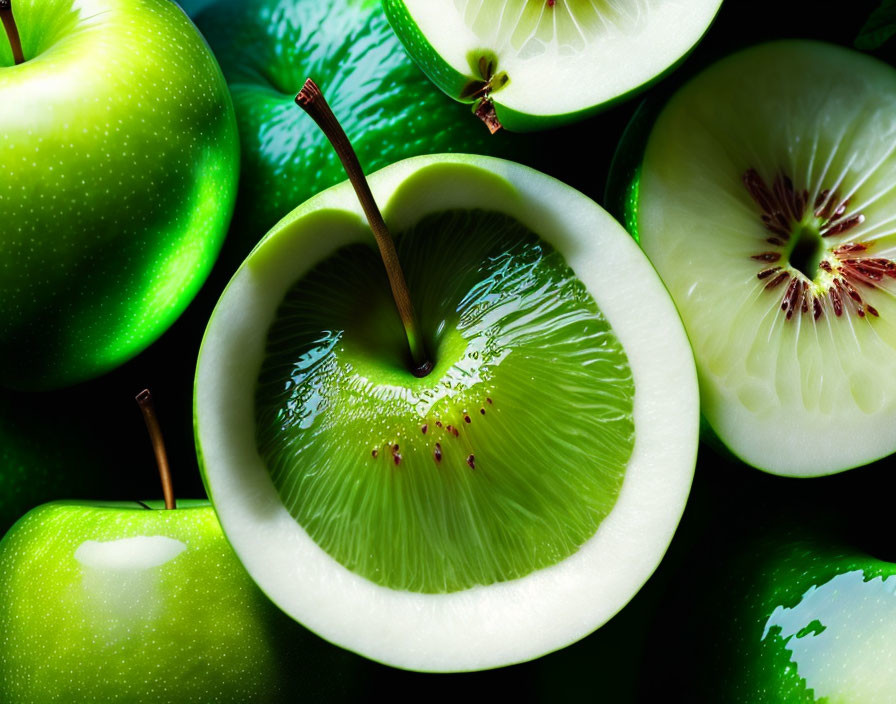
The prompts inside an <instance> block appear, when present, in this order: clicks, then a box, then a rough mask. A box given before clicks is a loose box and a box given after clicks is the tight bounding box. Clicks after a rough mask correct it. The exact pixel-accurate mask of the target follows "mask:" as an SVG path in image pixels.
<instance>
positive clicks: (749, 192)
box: [626, 42, 896, 474]
mask: <svg viewBox="0 0 896 704" xmlns="http://www.w3.org/2000/svg"><path fill="white" fill-rule="evenodd" d="M782 67H786V70H784V69H782ZM894 112H896V72H894V71H893V70H892V68H890V67H887V66H885V65H883V64H880V63H877V62H875V61H873V60H870V59H868V58H866V57H863V56H861V55H859V54H856V53H854V52H848V51H845V50H843V49H839V48H835V47H831V46H826V45H821V44H813V43H809V42H789V43H788V42H783V43H778V44H771V45H766V46H763V47H758V48H755V49H751V50H748V51H746V52H743V53H741V54H738V55H736V56H734V57H731V58H729V59H727V60H725V61H723V62H721V63H719V64H717V65H716V66H714V67H712V68H710V69H709V70H707V71H706V72H705V73H703V74H701V75H700V76H699V77H698V78H697V79H695V80H694V81H692V82H691V83H690V84H688V85H687V86H686V87H685V88H684V89H682V90H681V91H679V93H678V94H676V96H675V97H674V98H673V99H672V100H671V101H670V102H669V104H668V105H667V107H666V108H665V110H664V111H663V113H662V114H661V116H660V118H659V120H658V121H657V123H656V126H655V128H654V130H653V132H652V134H651V136H650V140H649V142H648V146H647V150H646V153H645V157H644V162H643V169H642V171H641V172H640V174H638V173H637V172H636V178H635V182H634V183H633V185H632V187H631V188H630V190H629V192H628V210H629V217H627V218H626V220H627V221H628V222H629V223H630V224H633V225H634V226H635V235H636V237H637V238H638V239H639V240H640V242H641V244H642V247H643V248H644V250H645V252H646V253H647V254H648V256H649V257H650V258H651V261H652V262H653V264H654V265H655V266H656V268H657V270H658V271H659V273H660V275H661V276H662V277H663V280H664V281H665V283H666V285H667V286H668V287H669V290H670V292H671V293H672V296H673V298H674V299H675V301H676V303H677V305H678V307H679V310H680V311H681V314H682V318H683V320H684V322H685V326H686V328H687V331H688V334H689V337H690V339H691V342H692V343H693V346H694V350H695V356H696V359H697V364H698V370H699V373H700V376H701V390H702V394H703V398H702V401H703V403H702V405H703V411H704V413H705V414H706V416H707V418H708V419H709V421H710V423H711V424H712V425H713V427H714V428H715V429H716V431H717V432H718V433H719V435H720V437H721V438H722V440H723V441H724V442H725V443H726V445H728V446H729V447H731V449H732V450H733V451H734V452H735V453H736V454H738V455H739V456H741V457H743V458H744V459H745V460H746V461H748V462H750V463H751V464H755V465H757V466H759V467H762V468H765V469H770V470H771V471H775V472H779V473H784V474H823V473H827V472H831V471H836V470H838V469H845V468H848V467H851V466H856V465H857V464H862V463H864V462H868V461H870V460H873V459H875V458H877V457H879V456H881V455H883V454H888V453H889V452H891V451H892V450H893V449H894V447H896V432H894V430H893V427H894V426H893V421H894V420H896V324H894V322H896V297H894V292H896V285H894V284H896V263H894V260H896V189H894V188H893V184H894V183H896V123H894V121H893V117H892V116H893V114H894Z"/></svg>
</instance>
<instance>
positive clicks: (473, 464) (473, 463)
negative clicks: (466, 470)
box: [467, 455, 476, 469]
mask: <svg viewBox="0 0 896 704" xmlns="http://www.w3.org/2000/svg"><path fill="white" fill-rule="evenodd" d="M467 464H468V465H470V469H476V458H475V457H473V455H470V456H469V457H467Z"/></svg>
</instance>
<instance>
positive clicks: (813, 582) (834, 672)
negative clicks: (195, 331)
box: [683, 521, 896, 704]
mask: <svg viewBox="0 0 896 704" xmlns="http://www.w3.org/2000/svg"><path fill="white" fill-rule="evenodd" d="M789 523H790V527H789V529H787V528H786V527H783V526H781V525H778V526H777V528H778V530H776V531H774V532H771V531H767V532H766V531H764V532H763V534H762V535H761V536H760V537H758V538H757V537H754V538H752V539H751V540H749V542H747V543H746V544H744V545H741V546H739V548H738V549H737V550H736V552H735V554H734V556H730V557H728V558H726V562H725V563H723V566H722V567H721V569H715V570H714V571H713V575H712V577H711V578H710V579H708V580H705V579H700V580H699V585H698V586H697V592H696V593H697V594H703V597H702V599H701V601H700V605H699V606H696V607H692V609H693V610H692V611H691V618H690V619H689V623H688V624H687V626H686V628H688V629H690V630H691V631H692V632H693V633H692V634H691V635H690V636H689V637H692V638H693V639H694V646H695V647H694V650H693V654H694V657H695V658H697V659H700V660H701V661H704V662H705V665H706V666H705V668H704V669H703V672H704V673H705V674H704V675H703V677H702V678H701V681H700V682H696V683H694V690H695V691H697V690H699V692H700V693H701V694H702V695H703V698H701V699H700V701H724V702H730V704H813V703H815V702H822V703H825V704H846V703H848V704H887V703H888V702H891V701H892V699H893V691H894V688H896V668H894V665H893V663H894V658H896V648H894V638H896V563H893V562H889V561H886V560H882V559H879V558H877V557H875V556H874V555H872V554H869V553H868V552H866V551H864V550H862V549H860V548H859V547H857V546H855V545H851V544H849V543H846V542H844V541H843V540H842V538H841V539H837V538H832V537H831V536H830V535H829V534H828V532H827V531H825V530H818V529H817V528H815V529H811V528H807V527H806V526H805V525H803V526H800V527H799V528H798V529H797V528H795V526H794V523H793V522H792V521H791V522H789ZM703 577H706V575H703ZM703 589H705V590H706V591H705V592H701V591H700V590H703ZM694 593H695V592H693V591H692V592H690V594H689V596H690V600H691V601H692V600H693V598H694ZM685 638H686V637H685ZM685 638H683V639H685Z"/></svg>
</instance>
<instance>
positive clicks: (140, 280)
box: [0, 0, 239, 389]
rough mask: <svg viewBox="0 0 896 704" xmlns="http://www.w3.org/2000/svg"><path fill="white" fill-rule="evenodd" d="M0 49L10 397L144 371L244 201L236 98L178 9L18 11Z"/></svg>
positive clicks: (3, 335)
mask: <svg viewBox="0 0 896 704" xmlns="http://www.w3.org/2000/svg"><path fill="white" fill-rule="evenodd" d="M13 11H14V14H15V17H16V20H17V23H18V26H19V32H20V35H21V37H22V44H23V49H24V54H25V58H26V61H25V63H23V64H20V65H18V66H14V65H13V60H12V56H11V50H10V48H9V45H8V42H7V41H6V39H5V36H3V37H0V300H2V301H3V305H2V307H0V386H8V387H12V388H20V389H21V388H24V389H32V388H51V387H58V386H64V385H68V384H72V383H75V382H78V381H81V380H84V379H88V378H90V377H94V376H96V375H99V374H101V373H103V372H105V371H107V370H109V369H111V368H113V367H115V366H117V365H119V364H121V363H122V362H123V361H125V360H127V359H128V358H130V357H132V356H133V355H135V354H136V353H138V352H139V351H140V350H142V349H143V348H145V347H146V346H147V345H149V344H150V343H151V342H152V341H153V340H155V339H156V338H157V337H158V336H159V335H160V334H161V333H162V332H164V330H165V329H166V328H167V327H168V326H169V325H170V324H171V323H172V322H173V321H174V320H175V319H176V318H177V316H178V315H179V314H180V313H181V312H182V311H183V309H184V308H185V307H186V306H187V304H188V303H189V302H190V300H191V299H192V298H193V296H194V295H195V293H196V292H197V290H198V289H199V287H200V286H201V284H202V282H203V281H204V280H205V278H206V276H207V274H208V272H209V271H210V269H211V266H212V264H213V262H214V260H215V257H216V256H217V253H218V251H219V249H220V247H221V244H222V242H223V239H224V235H225V232H226V229H227V225H228V223H229V221H230V216H231V213H232V210H233V205H234V201H235V197H236V188H237V179H238V173H239V144H238V137H237V132H236V122H235V118H234V113H233V107H232V104H231V101H230V96H229V93H228V91H227V86H226V84H225V82H224V79H223V77H222V75H221V72H220V69H219V68H218V65H217V62H216V60H215V58H214V56H213V55H212V53H211V51H210V50H209V48H208V46H207V45H206V43H205V41H204V40H203V38H202V36H201V35H200V34H199V32H198V31H197V30H196V28H195V27H194V26H193V24H192V23H191V22H190V20H189V19H188V18H187V17H186V15H185V14H184V13H183V11H182V10H181V9H180V7H178V6H177V5H176V4H175V3H174V2H171V0H13Z"/></svg>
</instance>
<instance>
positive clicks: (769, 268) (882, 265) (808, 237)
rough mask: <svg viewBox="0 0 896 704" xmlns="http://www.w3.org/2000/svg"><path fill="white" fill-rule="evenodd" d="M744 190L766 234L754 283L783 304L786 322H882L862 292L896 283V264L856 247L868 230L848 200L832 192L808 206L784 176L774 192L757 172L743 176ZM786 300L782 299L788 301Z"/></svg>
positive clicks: (864, 244) (776, 182)
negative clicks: (859, 231) (799, 317)
mask: <svg viewBox="0 0 896 704" xmlns="http://www.w3.org/2000/svg"><path fill="white" fill-rule="evenodd" d="M743 182H744V185H745V186H746V189H747V192H748V193H749V195H750V197H751V199H752V200H753V201H754V203H755V205H756V206H758V207H759V210H760V218H761V220H762V224H763V227H764V229H765V235H766V236H765V238H764V241H763V242H762V243H761V245H760V249H761V251H759V252H758V253H757V254H754V255H752V257H751V258H752V259H753V260H755V261H756V262H758V263H759V267H760V270H759V271H758V272H757V274H756V276H757V278H758V279H759V280H760V281H763V282H764V286H765V289H766V290H767V291H770V292H775V293H776V294H777V295H781V296H782V297H781V298H780V299H779V300H780V301H781V310H782V311H784V312H785V319H786V320H792V319H793V318H794V317H795V315H796V314H797V313H800V314H809V315H811V316H812V318H813V319H814V320H818V319H819V318H820V317H821V316H822V315H823V314H824V313H825V312H826V311H827V312H829V313H832V314H833V315H834V316H835V317H838V318H839V317H841V316H843V315H844V313H846V314H854V315H856V316H858V317H860V318H864V317H866V316H868V315H870V316H872V317H875V318H876V317H879V316H880V313H878V311H877V309H876V308H875V307H874V306H872V305H870V304H869V303H868V302H867V301H865V299H864V297H863V296H862V289H874V288H880V287H881V286H882V284H883V282H884V280H885V279H887V278H892V279H896V262H893V261H892V260H890V259H888V258H885V257H874V256H869V250H870V249H871V248H872V246H873V244H872V243H871V242H860V241H856V239H855V232H856V228H857V227H858V226H859V225H861V224H862V223H863V222H865V216H864V215H863V214H862V213H856V212H850V199H849V198H848V197H847V198H843V197H841V195H840V193H838V192H836V191H833V190H831V189H824V190H821V191H820V192H819V193H818V195H817V196H815V197H814V198H810V196H809V191H808V190H807V189H798V188H795V187H794V185H793V181H791V179H790V177H789V176H788V175H787V174H785V173H783V172H779V173H778V175H777V176H776V177H775V178H774V180H773V181H772V183H771V185H768V184H766V182H765V181H764V180H763V178H762V176H760V175H759V173H758V171H756V169H749V170H748V171H746V172H745V173H744V176H743ZM782 292H783V294H782Z"/></svg>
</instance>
